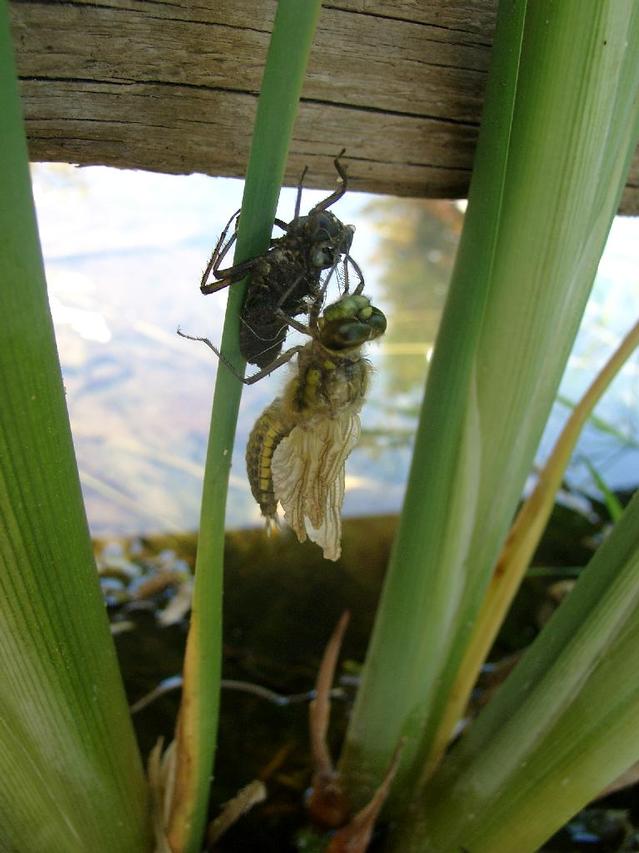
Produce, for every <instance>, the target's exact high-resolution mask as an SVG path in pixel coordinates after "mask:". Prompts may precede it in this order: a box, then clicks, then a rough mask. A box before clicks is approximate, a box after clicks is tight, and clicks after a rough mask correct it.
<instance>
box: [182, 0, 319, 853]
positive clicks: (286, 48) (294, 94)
mask: <svg viewBox="0 0 639 853" xmlns="http://www.w3.org/2000/svg"><path fill="white" fill-rule="evenodd" d="M319 10H320V2H319V0H312V2H306V3H299V2H297V0H280V2H279V3H278V7H277V13H276V16H275V23H274V27H273V35H272V37H271V44H270V47H269V52H268V57H267V63H266V68H265V70H264V79H263V81H262V89H261V93H260V98H259V102H258V108H257V116H256V120H255V129H254V133H253V141H252V144H251V154H250V159H249V165H248V171H247V175H246V185H245V189H244V197H243V199H242V216H241V217H240V222H239V231H238V238H237V248H236V252H235V259H234V261H235V263H241V262H242V261H243V260H246V259H248V258H251V257H255V256H257V255H259V254H262V253H263V252H264V251H265V250H266V249H267V248H268V245H269V241H270V236H271V231H272V227H273V220H274V217H275V210H276V207H277V201H278V197H279V191H280V186H281V183H282V180H283V176H284V168H285V165H286V158H287V154H288V147H289V141H290V137H291V134H292V131H293V123H294V121H295V116H296V114H297V107H298V101H299V96H300V92H301V88H302V83H303V79H304V74H305V71H306V65H307V62H308V56H309V53H310V49H311V44H312V40H313V35H314V32H315V25H316V23H317V18H318V15H319ZM245 287H246V283H245V285H244V286H242V285H241V284H234V285H233V286H232V287H231V290H230V293H229V300H228V307H227V312H226V320H225V323H224V332H223V335H222V352H223V353H224V354H225V356H226V358H227V359H228V360H229V361H230V362H231V363H232V364H233V365H234V366H235V367H236V368H237V369H238V370H239V371H243V370H244V362H243V360H242V358H241V355H240V353H239V339H238V329H239V313H240V309H241V306H242V302H243V299H244V293H245ZM241 393H242V384H241V383H240V382H239V380H238V379H237V378H236V377H235V376H234V375H233V374H232V373H231V372H230V371H229V370H228V369H226V368H225V367H224V366H223V365H220V366H219V367H218V372H217V380H216V383H215V394H214V399H213V410H212V413H211V430H210V433H209V443H208V449H207V457H206V469H205V473H204V485H203V494H202V509H201V514H200V534H199V539H198V552H197V563H196V567H195V589H194V597H193V609H192V613H191V627H190V631H189V636H188V641H187V648H186V658H185V663H184V687H183V692H182V704H181V708H180V719H179V722H178V729H177V733H176V737H177V741H178V753H177V755H178V769H177V782H176V796H175V799H174V801H173V807H172V810H171V818H170V827H169V838H170V840H171V844H172V846H173V848H174V849H176V850H185V851H197V850H199V849H200V846H199V845H200V841H201V838H202V833H203V829H204V823H205V820H206V816H207V810H208V798H209V787H210V780H211V771H212V766H213V755H214V751H215V739H216V731H217V721H218V703H219V687H220V665H221V653H222V572H223V558H224V551H223V549H224V514H225V509H226V494H227V489H228V479H229V473H230V468H231V456H232V449H233V442H234V439H235V428H236V423H237V413H238V409H239V404H240V397H241Z"/></svg>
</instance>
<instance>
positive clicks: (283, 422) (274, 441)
mask: <svg viewBox="0 0 639 853" xmlns="http://www.w3.org/2000/svg"><path fill="white" fill-rule="evenodd" d="M292 428H293V424H292V423H291V422H290V420H289V419H288V418H287V417H286V416H285V414H284V412H283V410H282V401H281V399H280V398H279V397H277V398H276V399H275V400H273V402H272V403H271V405H270V406H269V407H268V408H266V409H264V411H263V412H262V414H261V415H260V416H259V418H258V419H257V420H256V421H255V425H254V427H253V429H252V430H251V434H250V436H249V440H248V444H247V445H246V472H247V474H248V478H249V484H250V486H251V492H252V493H253V497H254V498H255V500H256V501H257V502H258V504H259V505H260V509H261V510H262V515H263V516H264V517H265V518H267V519H275V518H276V517H277V499H276V497H275V493H274V491H273V473H272V470H271V462H272V459H273V453H274V452H275V448H276V447H277V445H278V444H279V443H280V441H282V439H283V438H286V436H287V435H288V434H289V433H290V431H291V429H292Z"/></svg>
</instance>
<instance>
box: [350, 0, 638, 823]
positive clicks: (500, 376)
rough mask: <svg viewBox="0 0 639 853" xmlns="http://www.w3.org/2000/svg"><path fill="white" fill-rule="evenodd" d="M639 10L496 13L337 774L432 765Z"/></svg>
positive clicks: (630, 97)
mask: <svg viewBox="0 0 639 853" xmlns="http://www.w3.org/2000/svg"><path fill="white" fill-rule="evenodd" d="M638 77H639V6H638V5H637V3H635V2H632V0H614V2H613V0H562V2H561V3H556V2H552V0H535V2H531V3H527V2H524V0H502V2H501V3H500V7H499V16H498V25H497V34H496V39H495V45H494V56H493V62H492V67H491V72H490V80H489V87H488V92H487V97H486V103H485V112H484V117H483V121H482V130H481V135H480V140H479V146H478V150H477V155H476V163H475V172H474V175H473V182H472V186H471V194H470V199H469V206H468V211H467V214H466V222H465V225H464V232H463V235H462V240H461V244H460V248H459V254H458V259H457V264H456V267H455V271H454V274H453V280H452V283H451V290H450V296H449V300H448V303H447V306H446V310H445V314H444V318H443V321H442V325H441V329H440V333H439V337H438V341H437V346H436V350H435V356H434V359H433V364H432V367H431V371H430V375H429V378H428V385H427V389H426V395H425V399H424V404H423V409H422V414H421V419H420V425H419V430H418V436H417V441H416V447H415V455H414V460H413V465H412V469H411V475H410V481H409V486H408V491H407V495H406V500H405V505H404V510H403V514H402V520H401V524H400V529H399V533H398V537H397V541H396V544H395V547H394V550H393V554H392V557H391V563H390V566H389V572H388V576H387V579H386V583H385V587H384V592H383V595H382V601H381V605H380V610H379V614H378V618H377V622H376V626H375V630H374V634H373V639H372V642H371V646H370V649H369V654H368V658H367V662H366V666H365V669H364V673H363V681H362V686H361V688H360V692H359V695H358V698H357V703H356V707H355V711H354V715H353V718H352V721H351V726H350V729H349V733H348V738H347V744H346V749H345V753H344V758H343V761H342V770H343V772H344V773H345V775H346V776H347V777H348V779H349V780H350V784H351V786H352V787H353V789H354V790H355V794H356V798H357V799H358V800H364V799H365V798H366V797H367V796H368V795H369V794H370V791H371V789H372V788H373V787H374V786H375V785H377V784H379V781H380V780H381V778H382V777H383V774H384V769H385V767H386V766H387V765H388V763H389V761H390V758H391V755H392V753H393V750H394V748H395V746H396V744H397V742H398V740H399V738H400V737H404V738H406V745H405V748H404V752H403V759H402V767H401V769H400V772H399V774H398V778H397V781H396V783H395V786H394V789H393V798H394V801H395V804H394V805H395V808H399V809H401V806H402V803H405V802H406V799H407V798H408V797H409V796H410V793H411V792H413V791H414V789H415V785H416V784H418V782H419V777H420V772H421V768H422V767H424V766H425V765H426V764H427V763H428V761H429V757H430V753H431V747H432V743H433V737H434V734H435V732H436V731H437V728H438V726H439V722H440V720H441V715H442V713H443V710H444V708H445V707H446V704H447V699H448V691H449V690H450V688H451V686H452V684H453V683H454V679H455V676H456V672H457V668H458V666H459V663H460V661H461V659H462V656H463V653H464V646H465V643H466V641H467V638H468V636H469V634H470V632H471V630H472V626H473V622H474V620H475V618H476V615H477V611H478V608H479V606H480V604H481V600H482V596H483V593H484V590H485V588H486V586H487V583H488V581H489V579H490V575H491V572H492V568H493V565H494V561H495V559H496V557H497V555H498V553H499V549H500V547H501V544H502V542H503V539H504V537H505V535H506V531H507V529H508V526H509V524H510V522H511V520H512V517H513V514H514V511H515V507H516V504H517V501H518V499H519V497H520V494H521V491H522V487H523V484H524V481H525V477H526V475H527V473H528V471H529V470H530V467H531V464H532V459H533V455H534V452H535V449H536V447H537V444H538V442H539V438H540V436H541V433H542V430H543V428H544V425H545V422H546V419H547V416H548V413H549V410H550V407H551V404H552V400H553V399H554V396H555V394H556V390H557V386H558V384H559V381H560V378H561V375H562V372H563V369H564V366H565V363H566V360H567V357H568V353H569V351H570V348H571V346H572V342H573V340H574V337H575V334H576V331H577V327H578V325H579V322H580V320H581V316H582V313H583V309H584V306H585V303H586V300H587V298H588V295H589V292H590V288H591V285H592V281H593V279H594V275H595V272H596V268H597V264H598V261H599V257H600V255H601V252H602V249H603V246H604V243H605V239H606V236H607V233H608V230H609V226H610V223H611V221H612V218H613V216H614V213H615V211H616V209H617V203H618V199H619V196H620V193H621V190H622V186H623V181H624V178H625V175H626V172H627V168H628V164H629V162H630V157H631V156H632V154H633V152H634V149H635V146H636V141H637V97H636V93H637V84H638Z"/></svg>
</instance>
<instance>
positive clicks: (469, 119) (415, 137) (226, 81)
mask: <svg viewBox="0 0 639 853" xmlns="http://www.w3.org/2000/svg"><path fill="white" fill-rule="evenodd" d="M275 7H276V4H275V2H273V0H254V2H253V0H250V1H249V0H232V2H231V0H221V2H216V0H170V1H169V0H166V2H162V0H97V1H96V2H88V0H74V2H71V3H61V2H31V0H20V1H19V2H13V3H12V7H11V8H12V26H13V34H14V39H15V45H16V53H17V63H18V71H19V75H20V78H21V86H22V96H23V102H24V109H25V117H26V124H27V132H28V137H29V146H30V152H31V156H32V158H33V159H35V160H64V161H68V162H74V163H80V164H82V165H87V164H95V163H102V164H106V165H111V166H119V167H126V168H136V169H150V170H156V171H162V172H173V173H189V172H205V173H207V174H211V175H231V176H242V175H243V173H244V169H245V166H246V160H247V155H248V146H249V140H250V133H251V128H252V124H253V117H254V113H255V108H256V101H257V92H258V90H259V86H260V80H261V74H262V70H263V66H264V60H265V56H266V50H267V47H268V40H269V36H270V30H271V27H272V22H273V17H274V13H275ZM495 9H496V0H450V2H447V0H428V2H424V0H413V2H411V0H398V2H391V1H390V0H389V2H384V0H335V2H327V3H325V4H324V6H323V8H322V13H321V16H320V23H319V28H318V32H317V38H316V42H315V46H314V49H313V52H312V56H311V61H310V65H309V71H308V76H307V81H306V84H305V87H304V91H303V97H302V103H301V105H300V112H299V117H298V120H297V123H296V126H295V132H294V138H293V141H292V146H291V155H290V160H289V167H288V171H287V181H288V182H289V183H292V184H294V183H296V181H297V176H298V175H299V173H300V171H301V169H302V166H303V165H305V164H308V166H309V169H310V171H309V179H308V182H307V183H308V185H309V186H316V187H328V186H331V185H332V184H333V181H334V171H333V167H332V163H331V159H332V157H334V156H335V154H336V153H337V152H338V151H339V150H341V148H344V147H345V148H346V150H347V158H348V164H349V176H350V178H351V183H352V186H353V188H354V189H360V190H367V191H369V192H380V193H393V194H397V195H409V196H429V197H436V198H442V197H443V198H459V197H463V196H465V195H466V192H467V188H468V181H469V178H470V172H471V169H472V161H473V154H474V148H475V143H476V139H477V130H478V125H479V117H480V114H481V107H482V99H483V93H484V86H485V83H486V75H487V68H488V62H489V59H490V48H491V42H492V35H493V30H494V23H495ZM622 209H623V210H625V211H627V212H631V211H632V212H637V211H638V210H639V158H637V157H636V158H635V161H634V167H633V171H632V174H631V177H630V180H629V184H628V186H627V188H626V192H625V194H624V201H623V206H622Z"/></svg>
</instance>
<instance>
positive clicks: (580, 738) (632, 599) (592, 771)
mask: <svg viewBox="0 0 639 853" xmlns="http://www.w3.org/2000/svg"><path fill="white" fill-rule="evenodd" d="M638 719H639V494H637V495H635V497H634V498H633V500H632V501H631V503H630V504H629V505H628V507H627V509H626V510H625V512H624V514H623V516H622V518H621V520H620V521H619V522H618V523H617V525H616V526H615V528H614V530H613V531H612V533H611V534H610V537H609V538H608V539H607V540H606V542H605V543H604V544H603V545H602V546H601V548H600V549H599V551H598V552H597V554H596V555H595V556H594V557H593V559H592V560H591V562H590V564H589V565H588V567H587V568H586V569H585V570H584V571H583V573H582V575H581V577H580V579H579V580H578V581H577V585H576V586H575V589H574V590H573V592H572V593H571V594H570V595H569V596H568V598H567V599H566V601H565V602H564V604H562V605H561V607H560V608H559V610H558V611H557V612H556V613H555V615H554V616H553V618H552V619H551V620H550V622H549V623H548V624H547V626H546V627H545V629H544V631H543V632H542V634H541V635H540V636H539V637H538V639H537V640H536V641H535V643H534V644H533V645H532V647H531V648H530V649H529V651H528V652H527V653H526V655H525V657H524V659H523V660H522V661H521V662H520V663H519V665H518V666H517V667H516V669H515V670H514V672H513V673H512V675H511V676H510V677H509V678H508V680H507V681H506V683H505V684H504V685H503V687H502V688H501V690H500V691H499V692H498V694H497V696H496V697H495V699H494V700H493V701H492V702H491V703H490V705H489V706H488V707H487V709H486V710H485V711H484V713H483V714H482V715H481V716H480V717H479V719H478V720H477V722H476V723H475V724H474V725H473V727H472V729H471V731H470V732H469V734H468V735H467V736H465V737H464V738H463V740H462V742H461V744H460V745H459V747H458V748H457V749H454V750H453V752H452V754H451V755H450V757H449V759H448V760H447V761H446V762H445V764H444V766H443V767H442V769H441V771H440V772H439V773H437V774H436V775H435V776H434V777H433V779H432V780H431V783H430V785H429V786H428V788H427V790H426V792H425V795H424V797H423V798H422V799H421V800H420V802H419V804H418V805H417V806H416V810H417V812H418V814H419V818H418V819H417V820H416V821H415V822H414V823H413V822H408V823H406V824H405V825H404V827H403V832H404V833H405V834H404V835H400V837H399V838H398V840H397V845H396V849H398V850H402V851H407V853H410V851H413V850H414V851H420V853H422V851H431V850H432V851H440V850H442V851H443V850H458V849H459V848H460V847H465V848H467V849H468V850H472V851H473V853H502V851H503V853H509V851H512V850H536V849H537V848H538V847H539V845H540V844H542V843H543V842H544V841H545V840H546V839H547V838H549V837H550V836H551V835H552V834H553V833H554V832H555V831H556V830H557V829H559V827H560V826H562V824H564V823H565V822H566V821H567V820H568V819H569V818H570V817H571V816H572V815H573V814H575V813H576V812H577V811H579V809H580V808H582V807H583V806H584V805H585V804H586V803H588V802H589V801H590V800H591V799H593V798H594V797H596V796H597V795H598V794H599V793H600V792H601V791H602V790H603V789H604V788H605V787H606V786H607V785H608V784H610V783H611V782H613V781H614V780H615V779H616V778H617V777H618V776H619V775H620V774H621V773H623V772H624V771H625V770H627V768H628V767H630V765H632V764H634V763H635V762H636V761H637V760H639V725H638V724H637V720H638Z"/></svg>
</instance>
